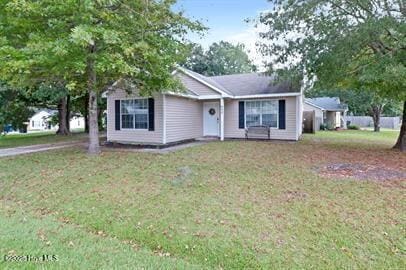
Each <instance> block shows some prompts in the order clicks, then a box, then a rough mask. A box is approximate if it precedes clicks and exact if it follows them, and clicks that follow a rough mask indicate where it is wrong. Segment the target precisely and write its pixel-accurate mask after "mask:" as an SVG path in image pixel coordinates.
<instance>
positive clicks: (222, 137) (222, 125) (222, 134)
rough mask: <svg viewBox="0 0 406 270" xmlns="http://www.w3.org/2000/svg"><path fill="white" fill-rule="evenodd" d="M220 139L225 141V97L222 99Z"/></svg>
mask: <svg viewBox="0 0 406 270" xmlns="http://www.w3.org/2000/svg"><path fill="white" fill-rule="evenodd" d="M220 140H221V141H224V98H221V99H220Z"/></svg>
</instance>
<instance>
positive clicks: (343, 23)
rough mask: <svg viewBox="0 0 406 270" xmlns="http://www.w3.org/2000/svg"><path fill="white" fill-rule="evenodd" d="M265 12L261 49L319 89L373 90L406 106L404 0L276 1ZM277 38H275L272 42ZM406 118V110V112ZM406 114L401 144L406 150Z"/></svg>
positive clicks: (398, 144) (285, 69) (284, 72)
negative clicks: (269, 9)
mask: <svg viewBox="0 0 406 270" xmlns="http://www.w3.org/2000/svg"><path fill="white" fill-rule="evenodd" d="M270 2H272V3H273V5H274V10H272V11H270V12H266V13H264V14H262V15H261V16H260V22H261V23H263V24H265V25H266V27H267V30H266V31H265V32H263V33H262V34H261V36H262V37H263V38H264V39H265V40H266V42H264V43H263V44H262V46H261V50H262V52H263V53H264V54H266V55H272V56H273V57H274V63H270V66H271V69H276V65H275V63H279V64H280V63H284V64H285V66H284V68H283V70H280V74H281V77H284V76H288V75H287V74H288V73H287V71H288V70H289V72H290V74H293V75H294V77H295V78H298V76H300V75H301V74H303V73H305V74H306V76H307V77H308V78H309V79H310V80H309V81H312V82H314V87H316V88H329V87H337V88H342V89H356V90H360V91H371V92H373V93H374V94H376V95H378V96H379V97H380V98H388V99H393V100H398V101H401V100H403V101H404V107H405V108H406V91H405V88H406V67H405V61H404V59H405V57H406V36H405V35H404V33H405V32H406V23H405V16H406V6H405V3H404V1H398V0H358V1H348V0H328V1H320V0H306V1H280V0H272V1H270ZM269 41H271V42H269ZM403 115H404V116H405V115H406V113H405V112H403ZM405 130H406V118H405V117H404V118H403V122H402V128H401V132H400V134H399V139H398V143H397V144H396V145H395V147H396V148H399V149H401V150H402V151H405V150H406V133H405Z"/></svg>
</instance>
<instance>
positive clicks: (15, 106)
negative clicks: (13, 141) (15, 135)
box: [0, 83, 33, 133]
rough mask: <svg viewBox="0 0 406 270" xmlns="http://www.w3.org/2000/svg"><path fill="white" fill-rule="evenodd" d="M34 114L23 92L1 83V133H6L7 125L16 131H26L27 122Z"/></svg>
mask: <svg viewBox="0 0 406 270" xmlns="http://www.w3.org/2000/svg"><path fill="white" fill-rule="evenodd" d="M32 113H33V111H32V110H31V109H30V108H29V106H28V104H27V99H26V97H25V96H24V95H23V94H22V91H19V90H17V89H12V88H10V87H9V86H8V85H6V84H4V83H0V133H2V132H3V131H4V128H5V127H6V125H11V126H12V127H13V129H15V130H17V129H19V130H24V129H25V128H26V124H25V122H27V120H28V118H29V117H30V116H31V115H32Z"/></svg>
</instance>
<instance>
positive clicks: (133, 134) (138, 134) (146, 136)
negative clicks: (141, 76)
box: [107, 89, 163, 144]
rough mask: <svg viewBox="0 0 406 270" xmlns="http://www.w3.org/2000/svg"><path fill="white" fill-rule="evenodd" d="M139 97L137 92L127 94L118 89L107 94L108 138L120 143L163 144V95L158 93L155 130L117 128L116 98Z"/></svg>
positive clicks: (156, 97) (155, 105)
mask: <svg viewBox="0 0 406 270" xmlns="http://www.w3.org/2000/svg"><path fill="white" fill-rule="evenodd" d="M131 98H139V96H138V94H137V92H136V91H135V92H134V93H132V94H130V95H129V94H127V93H126V92H125V91H123V90H119V89H117V90H116V91H114V92H111V93H109V94H108V95H107V140H108V141H110V142H120V143H141V144H142V143H144V144H161V143H162V130H163V105H162V95H161V94H156V95H155V96H154V99H155V102H154V103H155V104H154V107H155V112H154V115H155V130H154V131H149V130H140V129H124V130H115V100H118V99H120V100H121V99H131Z"/></svg>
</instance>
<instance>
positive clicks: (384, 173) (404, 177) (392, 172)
mask: <svg viewBox="0 0 406 270" xmlns="http://www.w3.org/2000/svg"><path fill="white" fill-rule="evenodd" d="M317 171H318V173H319V174H320V175H322V176H326V177H338V178H354V179H357V180H372V181H378V182H384V181H393V180H395V181H397V182H398V180H400V181H401V182H406V172H404V171H400V170H396V169H393V168H385V167H383V166H377V165H369V164H361V163H333V164H328V165H326V166H324V167H322V168H318V169H317Z"/></svg>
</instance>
